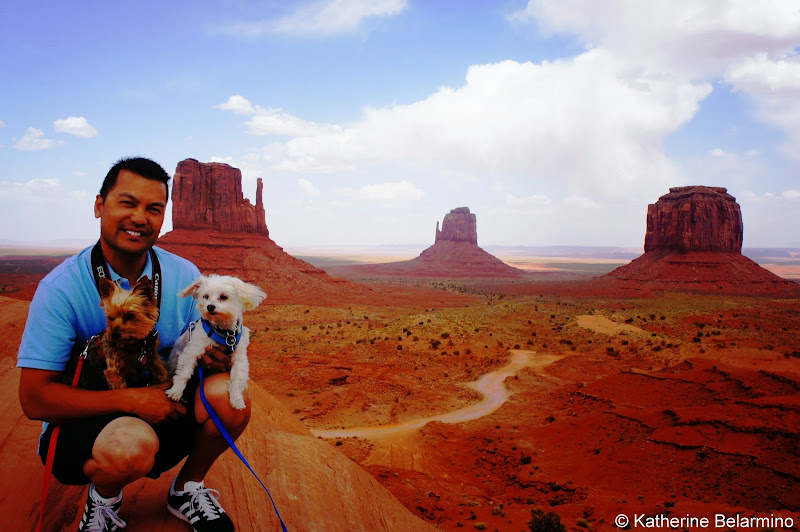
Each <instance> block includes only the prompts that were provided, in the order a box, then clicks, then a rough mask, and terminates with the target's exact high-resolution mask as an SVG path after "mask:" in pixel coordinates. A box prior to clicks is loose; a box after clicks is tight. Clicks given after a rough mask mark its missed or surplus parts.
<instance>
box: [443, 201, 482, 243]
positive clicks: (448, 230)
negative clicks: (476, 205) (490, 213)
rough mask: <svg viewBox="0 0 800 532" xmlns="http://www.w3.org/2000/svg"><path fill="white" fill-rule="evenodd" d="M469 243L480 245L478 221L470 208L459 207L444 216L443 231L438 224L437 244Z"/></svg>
mask: <svg viewBox="0 0 800 532" xmlns="http://www.w3.org/2000/svg"><path fill="white" fill-rule="evenodd" d="M441 241H448V242H468V243H470V244H474V245H476V246H477V245H478V219H477V217H476V216H475V215H474V214H473V213H471V212H469V207H458V208H456V209H453V210H451V211H450V212H449V213H447V214H445V215H444V220H442V230H441V231H440V230H439V222H436V239H435V240H434V244H435V243H436V242H441Z"/></svg>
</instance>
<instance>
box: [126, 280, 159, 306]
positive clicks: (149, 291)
mask: <svg viewBox="0 0 800 532" xmlns="http://www.w3.org/2000/svg"><path fill="white" fill-rule="evenodd" d="M131 292H132V293H134V294H137V295H141V296H144V297H146V298H147V299H148V300H150V301H155V299H156V296H155V294H154V293H153V285H152V284H150V279H149V278H148V277H142V278H141V279H139V280H138V281H136V284H135V285H133V289H132V290H131Z"/></svg>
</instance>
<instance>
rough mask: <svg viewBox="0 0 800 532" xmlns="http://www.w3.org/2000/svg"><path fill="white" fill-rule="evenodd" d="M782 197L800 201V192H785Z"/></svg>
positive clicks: (795, 190)
mask: <svg viewBox="0 0 800 532" xmlns="http://www.w3.org/2000/svg"><path fill="white" fill-rule="evenodd" d="M782 196H783V197H784V198H786V199H787V200H790V201H796V200H800V190H797V189H791V190H784V191H783V194H782Z"/></svg>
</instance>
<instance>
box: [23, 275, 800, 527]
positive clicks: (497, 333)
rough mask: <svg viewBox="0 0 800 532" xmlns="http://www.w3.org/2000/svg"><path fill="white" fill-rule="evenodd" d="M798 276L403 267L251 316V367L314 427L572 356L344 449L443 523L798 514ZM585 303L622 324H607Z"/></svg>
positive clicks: (365, 419)
mask: <svg viewBox="0 0 800 532" xmlns="http://www.w3.org/2000/svg"><path fill="white" fill-rule="evenodd" d="M353 284H355V283H353ZM787 286H788V288H789V290H788V291H786V292H782V293H780V294H779V295H776V294H774V293H773V294H772V295H758V296H750V297H744V296H735V295H732V294H731V293H729V292H728V289H727V287H723V289H719V288H717V289H716V293H715V294H698V293H694V294H690V293H685V292H673V291H670V290H669V288H670V286H655V287H654V286H647V285H640V286H639V287H638V288H635V287H634V285H632V284H630V283H628V284H625V283H623V282H619V280H615V279H608V278H605V279H604V278H599V279H593V280H590V281H576V282H570V283H567V282H552V283H547V282H540V283H536V284H532V283H530V282H522V281H514V282H506V281H498V280H495V281H491V280H489V281H487V280H483V281H472V280H454V281H446V282H444V281H427V280H425V279H416V280H408V279H391V278H387V279H385V280H383V281H381V282H377V281H373V282H371V283H370V284H368V285H367V284H359V285H358V287H359V290H357V291H354V292H353V293H354V294H355V295H353V296H352V297H344V298H341V299H340V298H339V296H327V295H325V294H321V296H320V298H319V300H318V301H317V302H313V301H311V300H310V298H305V299H304V301H303V302H302V303H298V302H285V303H284V302H277V303H276V302H274V301H273V302H271V303H269V301H268V302H267V303H268V304H265V305H262V306H261V307H259V308H258V309H256V310H255V311H253V312H252V313H250V314H248V316H247V320H248V323H247V324H248V326H249V327H250V328H251V329H252V330H253V331H254V334H253V339H252V341H251V348H250V349H251V353H252V354H251V357H250V359H251V377H252V378H253V380H254V381H255V382H257V383H258V384H260V385H261V386H263V387H264V388H265V389H266V390H268V391H269V392H271V393H272V394H274V395H275V396H276V397H277V398H278V400H279V401H280V402H281V403H283V405H284V406H286V408H288V409H289V410H290V411H293V412H294V415H295V416H297V418H298V419H300V420H301V421H302V422H303V424H305V425H306V426H307V427H309V428H312V429H323V428H339V427H353V426H368V425H380V424H387V423H396V422H402V421H405V420H409V419H414V418H417V417H424V416H427V415H431V414H435V413H442V412H446V411H450V410H453V409H456V408H459V407H461V406H464V405H466V404H470V403H472V402H475V401H476V400H477V399H478V397H477V395H476V394H475V392H473V391H471V390H467V389H465V388H464V387H463V386H461V385H462V384H463V383H465V382H469V381H472V380H475V379H476V378H477V377H478V376H480V375H482V374H484V373H486V372H488V371H492V370H493V369H496V368H498V367H500V366H502V365H503V364H505V362H506V361H507V360H508V357H509V353H508V350H509V349H518V348H521V349H527V350H531V351H536V352H541V353H550V354H558V355H565V356H564V358H563V359H561V360H559V361H558V362H555V363H553V364H552V365H550V366H548V367H546V368H544V370H543V371H542V372H534V371H532V370H527V369H526V370H522V372H521V373H520V374H519V375H518V377H517V378H509V379H507V381H506V384H507V386H508V388H509V389H510V390H511V391H512V392H513V395H512V396H511V398H510V400H509V401H508V402H507V403H506V404H505V405H504V406H502V407H501V408H500V409H499V410H497V411H495V412H494V413H492V414H490V415H489V416H486V417H484V418H481V419H479V420H475V421H470V422H465V423H460V424H452V425H451V424H443V423H439V422H436V423H430V424H428V425H427V426H425V427H424V428H423V429H422V430H420V431H419V432H417V433H415V434H412V435H410V436H406V437H403V438H401V439H398V440H397V441H394V442H392V443H391V444H390V447H389V448H388V449H387V448H382V447H381V445H383V444H379V443H376V442H370V441H368V440H360V439H353V438H349V439H344V440H341V439H340V440H330V444H331V445H332V446H334V447H335V449H337V450H338V451H340V452H342V453H344V454H345V455H346V456H348V457H350V458H351V459H352V460H354V461H355V462H356V463H358V464H361V465H362V467H364V468H365V469H366V470H367V471H368V472H370V473H371V474H372V475H373V476H374V478H376V479H377V480H378V481H379V482H380V483H381V484H382V485H383V486H384V487H386V488H387V489H388V490H389V491H390V492H392V494H393V495H394V496H395V497H397V498H398V499H399V500H400V501H401V502H402V503H403V505H405V506H406V507H407V508H408V509H409V510H411V511H412V512H413V513H415V514H416V515H418V516H420V517H422V518H423V519H425V520H426V521H428V522H430V523H432V524H435V525H437V526H439V527H440V528H441V529H442V530H457V529H460V528H467V529H473V528H474V527H475V525H478V524H479V523H481V522H483V523H485V524H486V529H487V530H495V529H497V530H527V523H528V521H529V520H530V516H531V514H530V510H531V509H532V508H534V507H540V508H543V509H545V510H546V511H554V512H556V513H557V514H558V515H559V516H560V518H561V520H562V521H563V522H564V524H565V525H566V526H567V528H568V529H576V530H577V529H584V528H582V527H583V525H582V523H584V522H585V523H587V524H589V525H590V526H591V527H592V528H593V529H595V530H609V529H613V528H614V525H613V521H614V518H615V516H617V515H618V514H620V513H625V514H627V515H629V516H631V517H633V515H634V514H644V515H648V516H660V515H664V516H686V515H690V516H696V517H709V518H712V519H713V517H714V514H717V513H721V514H725V515H726V516H734V515H736V514H737V513H738V514H740V515H741V516H745V517H750V516H756V515H758V516H769V515H770V514H774V515H782V516H792V517H794V518H795V520H797V518H798V514H800V446H798V443H797V442H798V441H800V438H799V436H800V434H798V430H800V429H798V427H800V400H798V397H800V394H799V392H800V372H799V371H798V369H797V367H798V366H797V364H798V359H800V352H798V349H800V332H799V331H800V298H798V297H797V296H796V295H793V294H794V292H793V289H794V286H793V285H787ZM266 288H267V291H269V287H266ZM29 289H30V288H29V287H26V286H23V287H22V290H20V291H19V292H16V293H17V294H22V293H27V292H26V291H28V290H29ZM750 293H752V292H750ZM756 293H757V292H756ZM584 315H593V316H598V317H604V318H606V319H607V320H610V321H609V323H611V324H612V325H611V327H610V328H609V329H606V330H603V331H598V332H593V331H591V330H589V329H587V328H585V327H582V326H580V325H578V323H577V321H578V319H577V318H578V317H579V316H584ZM614 323H616V324H620V325H621V324H625V325H632V326H636V327H638V328H640V329H642V330H643V331H644V334H632V333H625V332H624V331H621V330H619V329H615V328H614V326H613V324H614ZM17 326H18V327H21V326H22V325H21V324H17Z"/></svg>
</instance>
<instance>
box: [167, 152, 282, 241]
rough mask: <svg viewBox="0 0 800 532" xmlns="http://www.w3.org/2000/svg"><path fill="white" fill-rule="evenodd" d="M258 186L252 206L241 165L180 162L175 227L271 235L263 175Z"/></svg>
mask: <svg viewBox="0 0 800 532" xmlns="http://www.w3.org/2000/svg"><path fill="white" fill-rule="evenodd" d="M256 186H257V188H256V204H255V205H252V204H251V203H250V200H248V199H245V197H244V194H243V193H242V172H241V171H240V170H239V169H238V168H234V167H232V166H228V165H227V164H224V163H200V162H198V161H197V160H195V159H185V160H183V161H181V162H179V163H178V168H177V169H176V170H175V177H174V178H173V183H172V227H173V228H174V229H190V230H197V229H206V230H211V231H220V232H232V233H256V234H259V235H263V236H266V237H268V236H269V231H268V230H267V223H266V217H265V213H264V202H263V201H262V199H261V193H262V190H263V188H264V184H263V182H262V181H261V178H259V179H258V184H257V185H256Z"/></svg>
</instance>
